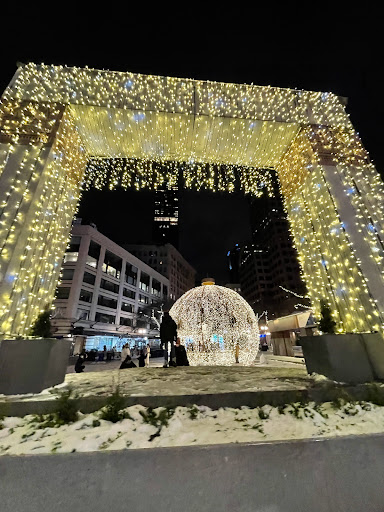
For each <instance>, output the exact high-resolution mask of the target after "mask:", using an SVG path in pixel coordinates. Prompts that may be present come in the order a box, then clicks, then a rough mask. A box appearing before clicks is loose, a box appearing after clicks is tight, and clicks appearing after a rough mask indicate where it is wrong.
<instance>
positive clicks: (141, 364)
mask: <svg viewBox="0 0 384 512" xmlns="http://www.w3.org/2000/svg"><path fill="white" fill-rule="evenodd" d="M138 359H139V366H140V368H143V367H144V366H145V355H144V350H140V355H139V358H138Z"/></svg>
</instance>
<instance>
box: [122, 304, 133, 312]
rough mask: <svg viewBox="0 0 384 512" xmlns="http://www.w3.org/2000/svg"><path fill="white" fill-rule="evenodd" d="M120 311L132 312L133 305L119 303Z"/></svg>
mask: <svg viewBox="0 0 384 512" xmlns="http://www.w3.org/2000/svg"><path fill="white" fill-rule="evenodd" d="M121 311H126V312H127V313H132V312H133V304H130V303H129V302H122V303H121Z"/></svg>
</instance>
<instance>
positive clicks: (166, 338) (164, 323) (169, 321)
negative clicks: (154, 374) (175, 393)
mask: <svg viewBox="0 0 384 512" xmlns="http://www.w3.org/2000/svg"><path fill="white" fill-rule="evenodd" d="M176 338H177V326H176V322H175V321H174V320H173V318H172V317H171V315H170V314H169V311H165V312H164V315H163V318H162V320H161V325H160V340H161V345H162V347H163V350H164V365H163V367H164V368H167V366H168V343H170V344H171V360H170V363H169V366H176V357H175V340H176Z"/></svg>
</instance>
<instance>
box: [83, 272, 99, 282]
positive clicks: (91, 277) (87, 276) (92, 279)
mask: <svg viewBox="0 0 384 512" xmlns="http://www.w3.org/2000/svg"><path fill="white" fill-rule="evenodd" d="M95 280H96V276H95V275H93V274H91V273H90V272H84V276H83V283H87V284H95Z"/></svg>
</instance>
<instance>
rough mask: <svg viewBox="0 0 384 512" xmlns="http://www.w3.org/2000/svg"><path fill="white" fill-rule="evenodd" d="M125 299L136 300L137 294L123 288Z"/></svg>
mask: <svg viewBox="0 0 384 512" xmlns="http://www.w3.org/2000/svg"><path fill="white" fill-rule="evenodd" d="M123 295H124V297H128V298H129V299H135V298H136V293H135V292H134V291H133V290H129V289H128V288H123Z"/></svg>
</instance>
